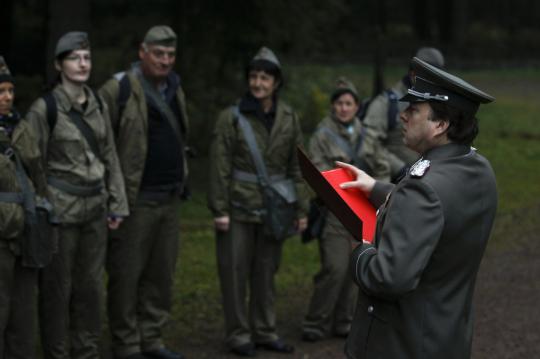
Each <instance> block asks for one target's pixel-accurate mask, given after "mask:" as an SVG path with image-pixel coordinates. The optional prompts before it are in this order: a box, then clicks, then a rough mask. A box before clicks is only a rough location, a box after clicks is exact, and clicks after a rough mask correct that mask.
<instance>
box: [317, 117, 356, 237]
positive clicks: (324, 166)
mask: <svg viewBox="0 0 540 359" xmlns="http://www.w3.org/2000/svg"><path fill="white" fill-rule="evenodd" d="M350 126H351V127H350V128H351V132H349V131H348V130H347V128H346V127H345V126H343V125H342V124H340V123H339V121H338V120H337V119H336V118H335V116H334V115H330V116H328V117H326V118H324V119H323V120H322V121H321V122H320V123H319V125H318V126H317V129H316V130H315V132H314V133H313V136H312V137H311V139H310V141H309V154H310V157H311V158H310V159H311V161H312V162H313V164H314V165H315V166H316V167H317V169H318V170H319V171H326V170H330V169H332V168H335V167H336V161H341V162H346V163H352V162H353V160H354V159H353V158H350V156H349V154H348V153H346V152H345V151H343V149H342V148H341V147H340V146H339V145H337V144H336V142H335V140H334V138H332V137H331V136H330V135H328V134H327V133H326V132H324V131H322V128H323V127H326V128H328V129H329V130H331V131H333V132H334V133H335V134H337V135H338V136H340V137H341V138H342V139H343V140H345V141H346V142H347V143H348V144H349V145H350V146H351V147H352V148H354V147H355V146H356V144H357V143H358V141H359V138H360V135H361V131H362V123H361V122H360V121H359V120H358V119H356V118H355V119H354V120H353V121H352V122H351V125H350ZM326 226H327V227H330V229H332V232H335V234H336V235H343V236H349V232H347V230H346V229H345V228H344V227H343V226H342V225H341V223H340V222H339V220H338V219H337V218H336V217H335V216H334V214H332V213H331V212H328V214H327V218H326Z"/></svg>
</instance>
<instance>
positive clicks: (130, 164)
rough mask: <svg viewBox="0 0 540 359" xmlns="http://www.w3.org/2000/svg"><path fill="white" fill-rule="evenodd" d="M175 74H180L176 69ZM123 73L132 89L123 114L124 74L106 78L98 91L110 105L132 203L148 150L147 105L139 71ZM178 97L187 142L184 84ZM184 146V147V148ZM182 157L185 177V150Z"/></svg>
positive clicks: (117, 146)
mask: <svg viewBox="0 0 540 359" xmlns="http://www.w3.org/2000/svg"><path fill="white" fill-rule="evenodd" d="M172 75H173V76H177V75H176V74H174V73H173V74H172ZM122 76H128V78H129V81H130V84H131V86H130V87H131V92H130V96H129V98H128V100H127V102H126V104H125V108H124V110H123V112H122V114H121V116H120V109H119V106H118V95H119V91H120V90H119V89H120V87H119V80H121V76H118V77H116V78H112V79H110V80H109V81H107V82H106V83H105V84H104V85H103V87H102V88H101V89H100V90H99V92H100V94H101V95H102V96H103V98H104V99H105V101H106V102H107V105H108V108H109V115H110V116H109V117H110V120H111V124H112V128H113V130H114V133H115V139H116V149H117V151H118V158H119V159H120V164H121V166H122V172H123V174H124V181H125V186H126V193H127V197H128V201H129V204H130V205H133V204H134V203H135V200H136V199H137V195H138V194H139V190H140V185H141V180H142V176H143V173H144V166H145V163H146V156H147V151H148V108H147V105H146V98H145V95H144V91H143V88H142V85H141V83H140V80H139V79H138V77H137V75H136V73H135V72H134V71H133V70H130V71H128V72H125V73H122ZM176 99H177V101H178V107H179V109H180V112H181V114H182V116H181V117H182V118H181V119H180V121H182V123H181V128H183V129H184V132H183V136H184V143H186V137H187V132H188V117H187V112H186V101H185V96H184V91H183V90H182V87H181V86H178V89H177V91H176ZM184 150H185V149H184V148H182V151H184ZM182 157H183V158H184V178H187V177H186V176H187V174H188V168H187V158H186V154H185V153H183V154H182Z"/></svg>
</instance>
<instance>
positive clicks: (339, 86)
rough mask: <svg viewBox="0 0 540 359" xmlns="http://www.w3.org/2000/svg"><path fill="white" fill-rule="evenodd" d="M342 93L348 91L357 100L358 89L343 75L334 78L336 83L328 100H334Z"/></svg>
mask: <svg viewBox="0 0 540 359" xmlns="http://www.w3.org/2000/svg"><path fill="white" fill-rule="evenodd" d="M344 93H350V94H351V95H352V96H353V97H354V99H355V100H356V102H358V90H357V89H356V86H354V84H353V83H352V81H351V80H349V79H348V78H346V77H345V76H340V77H339V78H338V79H337V80H336V85H335V88H334V91H333V92H332V96H331V97H330V101H331V102H334V101H335V100H337V99H338V98H339V97H340V96H341V95H343V94H344Z"/></svg>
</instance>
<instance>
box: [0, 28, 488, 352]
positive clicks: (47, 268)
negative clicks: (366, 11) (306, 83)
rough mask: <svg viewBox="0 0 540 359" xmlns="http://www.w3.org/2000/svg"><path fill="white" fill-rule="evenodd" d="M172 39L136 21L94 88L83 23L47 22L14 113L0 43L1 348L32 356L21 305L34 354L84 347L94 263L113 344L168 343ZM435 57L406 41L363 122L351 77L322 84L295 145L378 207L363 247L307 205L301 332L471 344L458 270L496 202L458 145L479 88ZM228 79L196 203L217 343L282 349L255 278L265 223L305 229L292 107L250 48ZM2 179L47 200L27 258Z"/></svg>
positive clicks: (182, 164)
mask: <svg viewBox="0 0 540 359" xmlns="http://www.w3.org/2000/svg"><path fill="white" fill-rule="evenodd" d="M176 40H177V39H176V34H175V33H174V31H173V30H172V29H171V28H170V27H168V26H164V25H160V26H155V27H152V28H151V29H149V30H148V32H147V33H146V35H145V37H144V39H143V41H142V43H141V44H140V47H139V49H138V56H139V61H137V62H135V63H133V64H132V65H131V66H130V68H129V69H128V70H127V71H124V72H120V73H117V74H115V75H114V76H113V77H112V78H111V79H110V80H109V81H107V82H106V83H105V84H104V85H103V86H102V87H101V88H100V89H99V91H94V90H93V89H91V88H90V87H88V86H87V82H88V79H89V76H90V73H91V69H92V61H91V49H90V44H89V40H88V36H87V34H86V33H83V32H69V33H66V34H65V35H63V36H62V37H61V38H60V39H59V40H58V43H57V46H56V51H55V59H54V65H55V67H56V70H57V71H58V79H57V83H56V84H55V86H54V88H53V89H52V90H51V92H49V93H47V94H45V95H44V96H42V97H40V98H39V99H37V100H36V101H35V102H34V103H33V104H32V106H31V107H30V109H29V110H28V112H27V113H26V115H25V116H24V119H23V118H22V117H21V116H20V115H19V113H18V112H17V111H16V110H15V109H14V108H13V98H14V88H15V79H14V78H13V76H12V75H11V73H10V72H9V69H8V67H7V64H5V62H4V61H3V59H1V58H0V59H1V60H0V151H1V153H0V162H1V163H2V171H1V172H0V256H1V261H0V271H1V272H0V330H1V333H0V356H2V357H5V358H33V357H36V353H35V352H36V339H37V338H35V337H34V336H35V333H36V332H37V331H36V330H34V328H35V327H36V326H37V323H36V322H35V321H36V320H35V319H37V318H39V327H40V331H39V333H40V336H41V338H40V339H41V343H42V344H41V348H42V351H43V357H44V358H47V359H48V358H51V359H59V358H98V357H99V356H100V337H101V330H102V318H101V315H100V314H101V313H100V312H101V306H102V303H101V299H102V298H101V297H102V296H101V293H102V291H103V287H104V286H105V283H104V274H105V273H104V272H105V270H106V272H107V276H108V281H107V283H106V287H107V303H106V308H107V315H108V325H109V329H110V333H111V345H112V351H113V355H114V357H115V358H121V359H124V358H125V359H141V358H161V359H182V358H184V356H183V355H182V354H180V353H177V352H174V351H172V350H170V349H169V348H167V346H166V345H165V343H164V342H163V333H162V331H163V327H164V324H165V323H166V322H167V320H168V318H169V315H170V308H171V298H172V285H173V278H174V270H175V266H176V260H177V255H178V243H179V238H180V233H179V220H180V219H179V207H180V205H181V200H182V198H184V197H185V195H186V182H187V177H188V166H187V154H186V148H187V146H186V145H187V142H186V141H187V134H188V129H189V125H188V123H189V122H188V116H187V112H186V101H185V96H184V92H183V90H182V83H181V80H180V77H179V76H178V74H176V73H175V72H174V70H173V66H174V64H175V59H176ZM443 67H444V58H443V56H442V54H441V53H440V51H438V50H437V49H434V48H421V49H420V50H419V51H418V52H417V53H416V56H415V57H414V58H413V60H412V61H411V63H410V66H409V71H408V73H407V74H406V75H405V76H404V77H403V79H402V80H400V82H399V83H398V84H396V85H395V86H394V87H393V88H392V89H390V90H387V91H385V92H384V93H381V94H380V95H378V96H376V97H375V98H374V99H373V100H371V101H370V104H369V107H368V108H367V110H365V115H363V116H362V117H363V119H362V121H361V120H360V119H359V118H358V117H359V113H360V107H361V105H362V99H361V98H360V94H359V93H358V91H357V89H356V87H355V86H354V84H353V83H352V82H351V81H350V80H348V79H347V78H345V77H341V78H339V79H338V80H337V81H336V86H335V89H334V90H333V92H332V93H331V94H330V106H329V112H328V115H327V116H326V117H325V118H324V119H322V121H321V122H320V124H319V125H318V127H317V129H316V130H315V132H314V134H313V136H312V137H311V139H310V141H309V153H310V156H311V159H312V161H313V162H314V164H315V165H316V166H317V167H318V169H319V170H327V169H331V168H334V167H336V166H341V167H344V168H346V169H347V170H348V171H350V172H351V173H352V174H353V175H354V178H355V180H354V181H352V182H350V183H345V184H343V185H342V186H343V187H344V188H351V187H352V188H355V189H359V190H361V191H363V192H364V193H365V194H366V195H367V196H368V198H369V199H370V201H371V202H372V203H373V205H374V206H376V207H377V208H379V211H378V222H377V229H376V233H375V239H374V241H373V243H370V242H367V241H366V242H364V243H361V242H357V241H356V240H354V239H353V237H352V236H351V234H350V233H348V232H347V231H346V230H345V228H344V227H343V226H342V225H341V224H340V221H339V219H338V218H337V217H336V215H334V214H332V213H327V214H326V215H325V222H324V226H323V228H322V231H321V233H320V235H319V236H318V244H319V251H320V258H321V269H320V271H319V273H317V274H316V276H315V277H314V290H313V295H312V297H311V301H310V305H309V308H308V310H307V313H306V316H305V320H304V322H303V325H302V340H304V341H306V342H316V341H319V340H322V339H324V338H327V337H329V336H338V337H343V338H348V339H347V344H346V355H347V356H348V357H349V358H355V359H356V358H369V357H376V358H396V357H400V358H401V357H403V358H434V357H437V358H466V357H468V355H470V349H471V337H472V305H471V301H472V293H473V289H474V281H475V278H476V272H477V271H478V266H479V262H480V259H481V257H482V253H483V250H484V248H485V246H486V242H487V239H488V237H489V232H490V229H491V226H492V222H493V218H494V214H495V208H496V199H497V196H496V186H495V180H494V175H493V171H492V170H491V167H490V166H489V163H488V162H487V160H486V159H485V158H483V157H482V156H481V155H479V154H478V153H477V151H476V149H474V148H472V147H471V145H472V142H473V140H474V138H475V137H476V135H477V133H478V125H477V120H476V117H475V113H476V111H477V109H478V106H479V104H480V103H487V102H490V101H492V100H493V98H492V97H491V96H489V95H487V94H486V93H484V92H482V91H480V90H478V89H477V88H475V87H473V86H472V85H470V84H468V83H466V82H465V81H463V80H461V79H459V78H458V77H455V76H453V75H451V74H449V73H447V72H445V71H444V70H442V69H441V68H443ZM245 78H246V91H245V93H244V94H243V95H241V97H240V99H239V100H238V101H237V102H236V103H235V104H234V105H232V106H230V107H227V108H226V109H224V110H223V111H222V112H221V113H220V114H219V116H218V119H217V122H216V124H215V127H214V130H213V133H212V141H211V147H210V152H209V160H210V165H209V176H208V178H209V183H208V207H209V209H210V210H211V212H212V215H213V222H214V226H215V229H216V255H217V266H218V273H219V280H220V288H221V293H222V303H223V310H224V319H225V320H224V322H225V345H226V346H227V348H228V349H229V350H230V351H231V352H232V353H234V354H236V355H239V356H248V357H250V356H255V355H256V354H257V352H258V351H259V350H267V351H274V352H279V353H292V352H293V351H294V349H295V348H294V346H293V345H291V344H290V343H287V342H286V341H285V340H284V338H282V337H281V336H280V335H279V334H278V331H277V328H276V313H275V310H274V302H275V287H274V276H275V274H276V272H277V271H278V268H279V266H280V261H281V252H282V247H283V243H284V239H285V238H286V237H287V236H288V235H290V234H292V233H301V232H303V231H304V230H305V229H306V228H307V226H308V219H307V214H308V209H309V194H308V190H307V188H306V185H305V183H304V181H303V179H302V176H301V173H300V169H299V164H298V159H297V156H296V151H297V147H299V146H300V147H302V146H303V143H304V140H303V134H302V131H301V126H300V121H299V118H298V116H297V114H296V113H295V111H294V110H293V109H292V108H291V107H290V106H288V105H287V104H286V103H285V102H284V101H282V99H281V98H280V96H279V92H280V89H281V88H282V87H283V85H284V76H283V72H282V64H281V63H280V61H279V60H278V58H277V56H276V55H275V54H274V52H273V51H272V50H270V49H268V48H266V47H263V48H261V49H260V50H259V51H258V52H257V54H256V55H255V56H254V57H253V59H252V60H251V61H250V62H249V64H248V66H247V68H246V71H245ZM25 182H29V183H30V186H27V185H24V183H25ZM21 193H23V194H24V193H26V194H28V193H31V194H32V198H34V199H35V201H34V202H36V203H38V202H39V203H42V202H44V203H46V204H50V205H49V206H45V207H47V208H49V209H51V208H52V211H49V212H48V216H47V217H46V218H47V219H48V223H47V224H49V225H50V226H51V228H53V229H54V231H51V233H53V234H54V236H53V235H52V234H51V235H50V236H48V237H51V238H49V240H48V241H47V242H46V243H44V244H42V245H41V246H38V247H39V248H38V249H37V250H34V252H37V253H38V254H41V257H40V258H41V259H42V260H40V261H38V262H35V261H34V263H33V265H28V260H27V256H28V254H27V252H28V251H27V250H25V248H26V243H27V241H25V240H24V238H25V237H26V236H28V233H29V232H31V230H30V228H33V227H32V226H33V223H30V222H32V221H30V220H29V218H33V217H29V216H28V215H27V207H28V206H27V201H25V200H24V199H25V198H26V197H28V196H26V195H22V194H21ZM23 197H24V198H23ZM21 198H22V199H21ZM36 208H37V207H36ZM280 211H283V213H287V216H286V217H288V218H285V217H283V216H281V217H279V216H277V215H276V212H280ZM287 211H288V212H287ZM34 227H35V226H34ZM284 227H285V228H284ZM53 237H54V238H53ZM36 299H37V305H36ZM36 309H37V311H36ZM36 312H37V313H36Z"/></svg>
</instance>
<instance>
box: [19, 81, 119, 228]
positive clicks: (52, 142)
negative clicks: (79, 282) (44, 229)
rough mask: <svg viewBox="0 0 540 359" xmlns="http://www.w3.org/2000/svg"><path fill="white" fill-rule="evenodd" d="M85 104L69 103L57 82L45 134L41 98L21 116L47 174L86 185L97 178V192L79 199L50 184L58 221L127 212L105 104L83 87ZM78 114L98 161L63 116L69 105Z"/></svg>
mask: <svg viewBox="0 0 540 359" xmlns="http://www.w3.org/2000/svg"><path fill="white" fill-rule="evenodd" d="M84 91H85V92H86V96H87V99H88V101H87V105H86V108H84V109H83V108H82V106H81V105H80V104H77V103H73V102H72V101H71V99H70V98H69V96H68V94H67V92H66V91H65V90H64V89H63V87H62V86H61V85H58V86H56V87H55V89H54V90H53V95H54V97H55V99H56V103H57V108H58V114H57V120H56V125H55V126H54V129H53V131H52V133H51V130H50V128H49V123H48V119H47V108H46V104H45V101H44V100H43V99H42V98H40V99H38V100H36V101H35V102H34V103H33V104H32V106H31V107H30V110H29V112H28V114H27V116H26V121H28V123H29V124H30V125H31V126H32V127H33V129H34V132H35V133H36V135H37V138H38V144H39V148H40V150H41V153H43V154H44V155H43V161H44V165H43V167H44V168H45V169H46V174H47V177H55V178H59V179H61V180H64V181H66V182H68V183H70V184H74V185H79V186H87V185H89V184H95V183H99V182H100V181H103V183H104V187H103V190H102V191H101V194H100V195H97V196H90V197H81V196H76V195H72V194H69V193H67V192H65V191H63V190H60V189H58V188H56V187H54V186H51V185H49V186H48V193H49V200H50V201H51V203H52V205H53V206H54V209H55V213H56V214H57V216H58V219H59V221H60V222H61V223H83V222H87V221H89V220H92V219H94V218H96V216H98V215H100V214H101V213H103V212H104V211H108V213H109V214H110V215H115V216H127V215H128V214H129V211H128V206H127V200H126V195H125V190H124V183H123V180H122V173H121V170H120V165H119V163H118V157H117V155H116V149H115V146H114V137H113V133H112V130H111V127H110V122H109V120H108V112H107V105H106V104H105V103H103V101H102V106H103V109H102V110H101V109H100V105H99V102H98V101H97V99H96V98H95V97H94V94H93V92H92V91H91V90H90V89H89V88H88V87H87V86H85V87H84ZM72 108H73V109H74V110H75V111H77V112H79V113H80V114H81V117H82V118H83V121H85V122H86V123H87V124H88V126H89V127H90V128H91V129H92V130H93V131H94V135H95V137H96V139H97V142H98V146H99V150H100V152H101V153H100V154H101V159H100V158H98V157H97V156H96V155H95V154H94V152H93V151H92V150H91V148H90V146H89V145H88V143H87V142H86V139H85V138H84V136H83V134H82V133H81V132H80V130H79V129H78V128H77V127H76V125H75V124H74V123H73V121H72V120H71V119H70V118H69V116H68V113H69V111H70V110H71V109H72Z"/></svg>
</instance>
